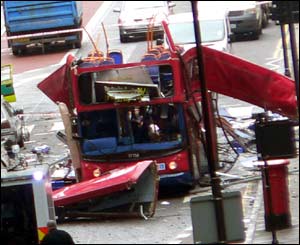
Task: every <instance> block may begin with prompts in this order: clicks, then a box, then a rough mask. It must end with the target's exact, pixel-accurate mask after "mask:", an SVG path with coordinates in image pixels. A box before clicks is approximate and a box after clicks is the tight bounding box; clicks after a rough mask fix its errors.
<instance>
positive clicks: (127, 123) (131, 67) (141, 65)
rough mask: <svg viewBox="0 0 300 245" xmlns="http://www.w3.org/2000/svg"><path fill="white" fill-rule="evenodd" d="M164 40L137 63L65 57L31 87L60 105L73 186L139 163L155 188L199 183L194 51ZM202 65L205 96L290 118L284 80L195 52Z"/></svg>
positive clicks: (290, 98)
mask: <svg viewBox="0 0 300 245" xmlns="http://www.w3.org/2000/svg"><path fill="white" fill-rule="evenodd" d="M164 25H166V24H164ZM166 34H167V35H168V39H169V46H170V49H169V50H163V49H159V48H157V49H156V53H155V52H153V53H154V54H153V53H150V52H149V53H148V54H147V55H145V56H144V57H143V58H142V59H141V62H137V63H127V64H115V63H114V62H112V61H111V60H110V59H105V58H103V57H100V58H99V59H97V58H94V59H91V58H87V59H80V60H77V59H75V57H73V56H69V57H68V59H67V62H66V64H65V65H64V66H63V67H61V68H60V69H59V70H57V71H56V72H55V73H53V74H52V75H51V76H49V77H48V78H47V79H45V80H44V81H43V82H41V83H40V84H39V85H38V87H39V88H40V89H41V90H42V91H44V92H45V93H46V94H47V95H48V96H49V97H50V98H51V99H52V100H53V101H55V102H61V103H60V105H63V104H65V105H66V108H67V109H66V110H65V115H67V116H68V115H69V118H68V119H67V121H68V120H69V122H72V123H71V124H72V125H71V124H70V125H69V129H70V130H69V134H68V136H69V139H70V141H69V142H72V143H70V144H69V147H70V148H71V153H72V152H73V156H75V157H74V159H76V161H74V160H73V159H72V160H73V164H74V165H75V169H76V174H77V177H78V179H79V180H88V179H92V178H94V177H98V176H101V175H104V174H105V173H107V172H108V171H110V170H113V169H116V168H119V167H120V166H124V165H127V164H128V165H130V164H134V163H137V162H139V161H142V160H154V161H155V162H156V164H157V168H158V173H159V176H160V184H175V183H180V184H183V185H188V186H193V185H194V184H195V183H197V181H198V180H199V179H200V178H201V176H202V174H203V172H202V171H203V168H204V167H205V165H203V162H201V160H202V159H205V156H204V155H205V154H204V152H205V151H204V150H203V147H202V143H201V113H200V111H201V106H200V102H201V98H200V92H199V91H200V90H199V84H200V83H199V75H198V67H197V62H195V61H196V59H197V52H196V48H192V49H190V50H188V51H186V52H183V53H182V52H180V51H179V50H178V49H177V48H176V47H175V45H174V44H173V43H172V37H171V36H170V34H169V33H168V31H166ZM149 51H151V50H149ZM152 51H153V50H152ZM203 58H204V64H205V71H206V79H207V84H208V89H209V90H211V91H215V92H218V93H221V94H224V95H228V96H231V97H234V98H237V99H240V100H243V101H246V102H249V103H252V104H255V105H257V106H260V107H263V108H265V109H268V110H272V111H274V112H279V113H281V114H284V115H288V116H291V117H293V116H295V115H296V111H297V110H296V99H295V89H294V86H295V85H294V81H293V80H291V79H290V78H288V77H286V76H283V75H281V74H278V73H276V72H273V71H271V70H268V69H266V68H263V67H260V66H258V65H255V64H253V63H250V62H247V61H245V60H242V59H239V58H237V57H234V56H232V55H230V54H226V53H223V52H220V51H216V50H213V49H210V48H208V47H203ZM270 91H271V92H270ZM61 108H63V107H61ZM212 123H213V121H212ZM65 125H66V124H65ZM66 131H67V130H66ZM215 145H216V144H215Z"/></svg>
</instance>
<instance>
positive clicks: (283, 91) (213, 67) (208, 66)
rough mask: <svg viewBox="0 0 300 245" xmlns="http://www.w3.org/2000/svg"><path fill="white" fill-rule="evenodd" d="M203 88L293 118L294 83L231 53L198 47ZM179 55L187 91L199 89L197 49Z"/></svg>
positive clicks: (294, 113)
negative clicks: (188, 86) (201, 59)
mask: <svg viewBox="0 0 300 245" xmlns="http://www.w3.org/2000/svg"><path fill="white" fill-rule="evenodd" d="M202 51H203V57H204V66H205V67H204V68H205V76H206V81H207V88H208V89H209V90H211V91H214V92H217V93H220V94H224V95H227V96H230V97H233V98H236V99H239V100H242V101H245V102H248V103H251V104H253V105H256V106H259V107H261V108H264V109H265V110H270V111H272V112H276V113H279V114H281V115H284V116H288V117H290V118H296V117H297V104H296V90H295V81H293V80H292V79H291V78H289V77H287V76H284V75H282V74H279V73H277V72H275V71H272V70H270V69H267V68H264V67H262V66H259V65H256V64H254V63H251V62H249V61H246V60H243V59H241V58H239V57H236V56H233V55H231V54H228V53H225V52H220V51H217V50H214V49H212V48H209V47H205V46H202ZM182 56H183V63H184V64H185V67H186V69H187V71H192V72H190V73H189V79H190V80H191V90H192V91H197V90H199V86H200V82H199V75H198V69H197V50H196V48H191V49H189V50H188V51H186V52H185V53H184V54H182Z"/></svg>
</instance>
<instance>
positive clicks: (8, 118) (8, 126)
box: [1, 96, 30, 150]
mask: <svg viewBox="0 0 300 245" xmlns="http://www.w3.org/2000/svg"><path fill="white" fill-rule="evenodd" d="M22 113H23V110H17V109H14V108H13V107H12V105H11V104H10V103H8V102H7V101H6V100H4V98H3V96H1V141H2V140H3V141H5V148H6V149H7V150H9V149H11V146H12V145H15V144H18V145H19V146H20V147H23V146H24V141H28V140H29V138H30V136H29V132H28V130H27V127H26V126H25V123H24V121H23V118H21V117H19V114H22Z"/></svg>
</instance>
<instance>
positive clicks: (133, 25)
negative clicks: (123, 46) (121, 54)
mask: <svg viewBox="0 0 300 245" xmlns="http://www.w3.org/2000/svg"><path fill="white" fill-rule="evenodd" d="M174 6H175V3H172V2H170V1H123V2H122V7H121V8H115V9H114V10H113V11H114V12H119V13H120V16H119V19H118V25H119V31H120V41H121V42H122V43H123V42H127V41H128V40H129V39H130V38H138V37H143V38H145V37H146V35H147V33H148V27H149V24H150V22H151V21H154V26H153V33H154V38H158V37H159V38H162V37H163V28H162V25H161V22H162V20H163V19H166V18H167V16H168V15H169V14H171V13H172V8H173V7H174Z"/></svg>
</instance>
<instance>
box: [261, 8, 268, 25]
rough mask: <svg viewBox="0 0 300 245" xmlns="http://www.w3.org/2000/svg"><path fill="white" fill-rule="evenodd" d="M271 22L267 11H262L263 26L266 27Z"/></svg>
mask: <svg viewBox="0 0 300 245" xmlns="http://www.w3.org/2000/svg"><path fill="white" fill-rule="evenodd" d="M268 24H269V18H268V14H267V12H266V11H263V13H262V28H266V27H267V26H268Z"/></svg>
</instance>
